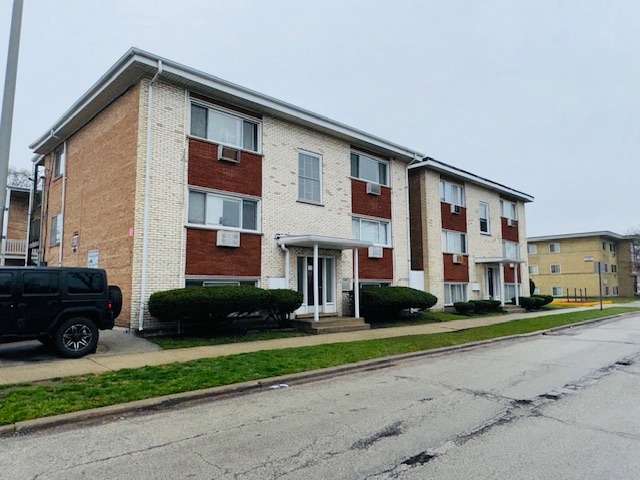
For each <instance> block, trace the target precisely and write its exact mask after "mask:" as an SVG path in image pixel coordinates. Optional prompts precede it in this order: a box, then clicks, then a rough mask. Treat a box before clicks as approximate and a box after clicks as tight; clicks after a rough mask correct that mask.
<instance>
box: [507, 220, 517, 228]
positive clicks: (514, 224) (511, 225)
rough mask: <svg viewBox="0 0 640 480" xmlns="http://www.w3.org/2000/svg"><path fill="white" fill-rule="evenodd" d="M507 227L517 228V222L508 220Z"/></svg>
mask: <svg viewBox="0 0 640 480" xmlns="http://www.w3.org/2000/svg"><path fill="white" fill-rule="evenodd" d="M507 225H508V226H510V227H515V226H516V221H515V220H514V219H513V218H507Z"/></svg>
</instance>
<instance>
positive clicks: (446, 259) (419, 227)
mask: <svg viewBox="0 0 640 480" xmlns="http://www.w3.org/2000/svg"><path fill="white" fill-rule="evenodd" d="M409 198H410V205H411V270H412V280H413V283H414V285H416V286H419V287H423V288H424V290H427V291H429V292H431V293H433V294H434V295H436V296H437V297H438V304H437V305H436V307H446V306H450V305H453V303H454V302H459V301H467V300H471V299H475V300H482V299H491V300H500V301H501V303H502V304H503V305H504V304H505V302H506V303H510V302H511V299H512V298H517V297H519V296H521V295H526V296H528V295H529V289H528V283H529V276H528V273H527V270H526V262H527V252H526V248H525V246H526V238H527V236H526V227H525V203H528V202H531V201H533V197H531V196H530V195H528V194H526V193H522V192H519V191H517V190H514V189H512V188H509V187H506V186H504V185H500V184H499V183H496V182H493V181H491V180H487V179H485V178H482V177H479V176H477V175H474V174H472V173H469V172H466V171H464V170H461V169H459V168H455V167H453V166H451V165H447V164H445V163H442V162H439V161H437V160H434V159H432V158H425V159H424V161H423V162H420V163H417V164H414V165H411V166H410V167H409ZM523 265H524V266H525V268H522V267H523ZM523 285H524V286H525V287H524V288H523V287H522V286H523Z"/></svg>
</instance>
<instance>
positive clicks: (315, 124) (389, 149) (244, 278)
mask: <svg viewBox="0 0 640 480" xmlns="http://www.w3.org/2000/svg"><path fill="white" fill-rule="evenodd" d="M31 148H32V149H33V150H34V151H35V153H36V154H37V157H36V158H35V159H34V166H35V168H36V170H38V171H37V172H36V174H35V176H36V177H39V175H40V173H43V174H44V177H45V179H44V183H43V189H44V193H43V202H42V210H41V212H42V214H41V218H42V228H41V229H40V230H41V232H40V236H39V238H40V243H39V245H38V242H37V241H34V242H32V243H31V244H30V246H34V247H37V248H38V252H37V254H38V257H39V260H40V261H44V262H47V264H48V265H65V266H87V265H89V266H97V267H100V268H105V269H106V270H107V271H108V275H109V280H110V283H113V284H117V285H119V286H120V287H121V289H122V291H123V296H124V306H123V313H122V315H121V316H120V318H119V319H118V323H119V324H120V325H121V326H125V327H129V328H131V329H135V330H146V331H148V330H154V329H160V328H164V327H165V326H164V325H162V324H160V323H159V322H158V321H157V320H156V319H154V318H151V317H150V316H149V314H148V310H147V308H146V304H147V301H148V298H149V296H150V295H151V294H152V293H153V292H155V291H160V290H166V289H171V288H181V287H185V286H187V287H188V286H194V285H204V286H215V285H256V286H258V287H261V288H290V289H293V290H298V291H301V292H303V294H304V303H303V305H302V307H301V308H300V309H299V310H298V311H297V312H296V314H297V315H300V316H303V315H313V317H314V318H316V319H317V318H318V317H319V315H321V314H334V315H348V314H350V313H353V312H350V311H349V302H348V292H349V291H351V290H352V289H353V286H354V284H355V285H363V284H370V285H379V286H385V285H398V286H409V285H412V286H418V287H422V288H424V287H425V286H426V287H427V290H429V289H432V291H434V293H435V294H436V295H438V296H441V297H444V294H443V288H444V287H443V285H439V284H437V282H438V281H440V282H442V281H443V279H446V278H449V277H448V274H447V275H445V276H443V275H442V273H438V274H433V275H432V274H431V273H428V271H432V270H433V269H440V270H442V269H443V261H444V260H443V255H442V249H441V245H440V243H439V241H438V242H434V241H428V242H423V244H422V248H423V249H424V250H423V252H427V251H429V252H430V250H429V249H435V251H437V252H438V253H437V254H435V253H434V254H433V255H434V256H437V255H440V260H439V262H436V261H435V260H433V263H430V264H428V265H427V264H425V265H421V266H420V268H418V269H417V270H420V271H424V272H425V273H424V279H419V280H418V281H417V283H415V282H413V283H412V282H411V280H410V278H412V277H413V278H414V280H415V279H416V278H418V276H419V275H417V274H416V272H413V273H412V272H411V269H412V268H413V267H412V263H414V262H412V258H411V257H410V246H409V195H408V177H409V171H410V170H409V168H408V167H409V165H411V164H417V163H419V162H421V161H422V158H423V157H424V155H423V154H421V153H419V152H417V151H415V150H411V149H408V148H405V147H402V146H400V145H397V144H395V143H392V142H389V141H387V140H384V139H381V138H378V137H375V136H372V135H369V134H367V133H365V132H362V131H360V130H357V129H354V128H352V127H349V126H347V125H344V124H341V123H338V122H335V121H333V120H330V119H328V118H326V117H323V116H320V115H318V114H316V113H313V112H310V111H307V110H303V109H301V108H299V107H296V106H293V105H290V104H287V103H285V102H282V101H280V100H276V99H274V98H271V97H268V96H266V95H264V94H261V93H258V92H254V91H251V90H248V89H246V88H244V87H241V86H238V85H235V84H232V83H229V82H227V81H224V80H221V79H219V78H217V77H213V76H211V75H208V74H206V73H203V72H200V71H197V70H194V69H192V68H189V67H186V66H183V65H180V64H177V63H175V62H172V61H170V60H166V59H163V58H161V57H158V56H155V55H152V54H149V53H146V52H143V51H140V50H137V49H131V50H130V51H129V52H127V53H126V54H125V55H124V56H123V57H122V58H121V59H120V60H119V61H118V62H117V63H116V64H115V65H114V66H113V67H112V68H111V69H110V70H109V71H108V72H107V73H106V74H105V75H104V76H103V77H102V78H101V79H100V80H99V81H98V82H97V83H96V84H95V85H94V86H93V87H91V89H90V90H89V91H88V92H86V93H85V94H84V95H83V96H82V97H81V98H80V99H79V100H78V101H77V102H76V103H75V104H74V105H72V106H71V108H70V109H69V110H68V111H67V112H66V113H64V115H63V116H62V117H61V118H60V119H59V120H58V121H57V122H55V123H54V124H53V125H52V126H51V128H50V129H48V130H47V132H46V133H44V134H43V135H42V136H41V137H40V138H38V139H37V140H36V141H35V142H34V143H33V144H32V145H31ZM424 171H425V172H426V171H430V170H429V169H425V170H424ZM420 173H421V174H422V171H420ZM425 175H426V174H425ZM447 175H449V177H451V178H458V177H456V176H455V175H453V174H447ZM436 176H437V175H436ZM434 178H435V177H434ZM465 182H468V183H465V185H467V184H468V185H469V189H470V191H471V192H475V188H476V187H475V185H479V184H482V182H480V179H479V177H475V176H473V175H470V174H469V178H465ZM434 185H435V187H434ZM434 185H431V184H429V185H427V184H425V185H424V186H423V187H422V188H423V189H426V190H427V191H426V192H423V193H424V194H425V195H428V196H429V201H428V206H433V208H437V211H438V213H439V212H440V211H441V210H440V207H439V206H438V207H436V206H435V203H433V202H432V201H431V196H434V195H435V197H434V198H436V201H437V200H438V199H437V192H438V183H437V181H436V182H435V184H434ZM487 185H489V186H488V187H487ZM484 186H485V187H486V188H487V192H491V195H493V196H491V198H490V203H491V209H492V210H491V212H492V215H494V216H495V215H497V213H496V212H498V209H499V208H500V207H499V198H502V196H504V198H505V199H511V200H514V205H516V204H517V209H518V212H517V215H518V217H517V221H516V223H517V225H516V226H515V227H513V226H509V227H507V230H506V232H507V233H508V234H509V235H511V236H513V235H514V232H515V235H516V237H517V238H518V239H519V240H518V241H520V237H521V236H522V235H524V208H523V206H522V203H521V202H522V201H530V197H528V196H526V195H524V194H519V193H518V192H516V191H514V190H511V189H508V188H506V187H500V188H502V190H500V188H498V187H499V186H497V184H494V183H492V182H489V181H485V183H484ZM430 188H435V190H434V191H431V190H429V189H430ZM496 192H497V193H496ZM425 198H426V197H425ZM518 202H520V203H518ZM437 204H438V205H440V202H439V201H437ZM474 208H476V207H475V206H474ZM464 211H465V212H466V207H464ZM474 211H475V210H474ZM425 215H426V214H425ZM464 215H467V213H463V216H464ZM414 221H416V219H412V222H414ZM417 221H418V222H422V221H425V222H430V221H432V218H431V216H429V215H426V216H424V217H423V218H418V219H417ZM440 221H441V219H440V217H438V222H440ZM477 221H478V220H477V219H470V220H469V222H470V223H469V225H470V228H471V226H472V225H474V223H473V222H476V223H477ZM496 221H497V220H496ZM411 228H412V229H413V228H415V225H412V227H411ZM443 228H444V227H443ZM474 228H477V226H476V227H474ZM422 231H423V232H427V233H426V234H430V233H431V232H432V230H431V229H429V228H423V229H422ZM438 235H440V234H438ZM429 238H431V237H429ZM438 238H440V237H439V236H438ZM471 238H472V237H471V236H470V240H469V248H475V247H476V241H475V240H472V239H471ZM475 238H476V237H475V236H474V237H473V239H475ZM491 238H492V239H493V240H494V241H497V243H496V245H497V247H496V248H497V249H496V251H495V252H493V251H491V252H488V253H486V255H485V254H483V256H485V257H486V258H490V259H494V260H495V259H498V260H499V259H504V258H505V257H504V255H502V243H501V242H502V239H503V234H502V233H500V230H499V229H498V230H494V233H493V236H492V237H491ZM505 239H506V237H505ZM478 245H479V243H478ZM494 254H495V255H494ZM429 255H430V253H429ZM423 258H425V259H426V258H431V257H429V256H427V254H426V253H424V257H423ZM445 258H446V259H448V257H445ZM449 260H450V259H448V260H447V261H448V263H447V265H449V263H451V262H450V261H449ZM512 260H514V261H513V262H510V263H509V265H510V264H511V263H514V262H515V263H517V261H518V259H515V258H514V259H512ZM520 260H523V258H522V257H520ZM502 263H503V264H504V263H505V262H502ZM492 265H494V266H495V267H496V270H495V272H494V275H495V277H492V278H498V277H499V275H501V274H500V271H502V270H500V269H499V268H498V267H499V266H500V265H501V264H500V262H499V261H496V262H495V263H494V264H492ZM427 267H428V268H427ZM447 268H448V267H447ZM508 268H510V267H509V266H506V267H504V270H505V272H506V273H504V275H505V278H507V279H508V278H509V277H508V275H509V272H508ZM455 270H456V272H458V270H459V268H458V267H456V268H455ZM499 270H500V271H499ZM447 272H449V270H447ZM456 275H458V273H456ZM469 275H470V276H469V279H467V278H466V276H465V278H464V279H461V278H462V277H460V279H461V280H460V282H459V283H461V282H462V280H464V281H465V282H468V283H469V284H470V285H471V287H472V288H471V289H472V291H473V292H475V291H476V290H475V287H474V284H475V283H474V282H475V280H474V278H475V275H476V268H475V266H469ZM458 278H459V277H457V276H456V279H458ZM518 278H523V279H525V280H526V278H527V277H526V273H525V274H524V277H523V276H519V277H518ZM425 279H426V281H425ZM438 279H439V280H438ZM479 282H482V281H481V280H480V281H479ZM502 283H504V282H502ZM502 283H501V284H498V283H496V284H495V285H494V286H493V287H492V288H493V290H491V291H490V292H491V295H492V296H493V297H496V298H497V297H498V294H497V293H496V292H497V291H498V290H500V291H501V288H502V287H501V285H502ZM492 285H493V284H492ZM448 288H450V287H448ZM507 288H509V287H508V284H507ZM356 291H357V290H356ZM500 295H501V294H500ZM507 296H508V294H507ZM502 297H504V295H502ZM502 297H501V298H502ZM441 304H442V302H441ZM355 313H356V314H357V313H358V312H357V311H356V312H355Z"/></svg>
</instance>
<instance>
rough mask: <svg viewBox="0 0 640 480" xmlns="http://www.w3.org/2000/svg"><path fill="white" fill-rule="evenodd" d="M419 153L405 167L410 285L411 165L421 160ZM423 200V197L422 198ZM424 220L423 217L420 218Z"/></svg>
mask: <svg viewBox="0 0 640 480" xmlns="http://www.w3.org/2000/svg"><path fill="white" fill-rule="evenodd" d="M419 161H420V160H419V159H418V157H417V155H415V154H414V156H413V160H411V161H410V162H409V165H407V167H406V168H405V169H404V181H405V188H406V189H407V242H408V247H409V248H408V250H407V252H408V253H407V265H408V267H409V270H408V271H409V287H411V209H410V205H409V167H410V166H411V165H413V164H414V163H416V162H419ZM420 201H422V199H420ZM420 221H422V219H420ZM422 270H424V265H422Z"/></svg>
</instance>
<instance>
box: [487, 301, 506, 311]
mask: <svg viewBox="0 0 640 480" xmlns="http://www.w3.org/2000/svg"><path fill="white" fill-rule="evenodd" d="M485 302H488V303H489V312H492V313H493V312H500V311H502V308H501V305H500V300H485Z"/></svg>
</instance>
